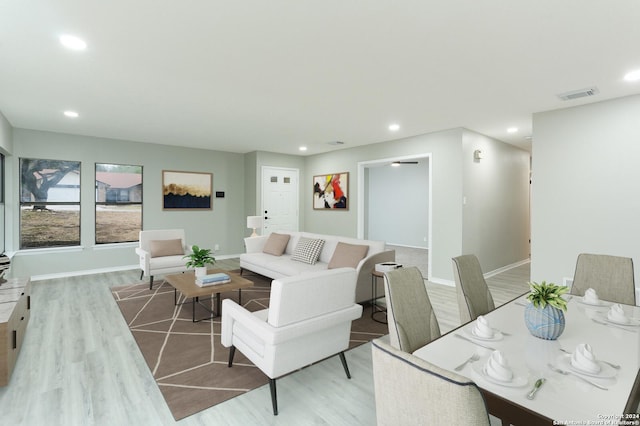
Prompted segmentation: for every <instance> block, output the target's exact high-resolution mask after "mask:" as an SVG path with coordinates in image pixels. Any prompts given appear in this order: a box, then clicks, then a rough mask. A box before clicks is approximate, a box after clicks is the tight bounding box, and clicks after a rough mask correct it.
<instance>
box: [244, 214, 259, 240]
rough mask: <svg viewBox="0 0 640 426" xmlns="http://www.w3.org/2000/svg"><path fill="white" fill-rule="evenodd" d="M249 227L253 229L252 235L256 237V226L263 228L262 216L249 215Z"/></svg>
mask: <svg viewBox="0 0 640 426" xmlns="http://www.w3.org/2000/svg"><path fill="white" fill-rule="evenodd" d="M247 228H249V229H253V234H251V236H252V237H256V236H257V235H258V234H257V233H256V228H262V216H247Z"/></svg>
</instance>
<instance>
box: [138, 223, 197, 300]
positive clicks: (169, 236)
mask: <svg viewBox="0 0 640 426" xmlns="http://www.w3.org/2000/svg"><path fill="white" fill-rule="evenodd" d="M176 240H180V242H178V241H176ZM190 252H191V247H190V246H187V245H186V243H185V236H184V229H157V230H150V231H140V235H139V246H138V247H137V248H136V253H137V254H138V256H140V269H141V270H142V272H141V273H140V279H142V277H145V276H147V277H149V290H152V289H153V277H154V275H164V274H173V273H176V272H185V271H186V270H187V266H186V263H187V261H186V260H185V259H184V255H186V254H189V253H190Z"/></svg>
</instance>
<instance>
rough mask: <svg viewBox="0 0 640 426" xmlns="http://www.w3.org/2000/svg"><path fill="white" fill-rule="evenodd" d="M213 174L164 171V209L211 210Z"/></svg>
mask: <svg viewBox="0 0 640 426" xmlns="http://www.w3.org/2000/svg"><path fill="white" fill-rule="evenodd" d="M212 187H213V174H211V173H198V172H176V171H171V170H163V171H162V203H163V205H162V207H163V209H164V210H180V209H183V210H194V209H198V210H207V209H209V210H211V208H212V206H211V190H212Z"/></svg>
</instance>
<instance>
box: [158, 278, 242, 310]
mask: <svg viewBox="0 0 640 426" xmlns="http://www.w3.org/2000/svg"><path fill="white" fill-rule="evenodd" d="M217 272H223V273H225V274H227V275H229V278H231V282H230V283H225V284H217V285H210V286H206V287H200V286H198V285H196V277H195V274H194V273H193V272H191V271H187V272H184V273H182V274H173V275H167V276H166V277H164V279H165V280H166V281H167V282H168V283H169V284H170V285H171V286H172V287H173V302H174V304H175V305H177V304H178V291H179V292H180V293H182V295H184V297H185V300H186V299H189V298H190V299H191V313H192V316H191V318H192V321H193V322H199V321H203V320H208V319H213V318H215V317H217V316H220V310H221V309H220V304H221V303H220V293H224V292H227V291H235V290H238V303H239V304H242V289H243V288H249V287H253V282H251V281H249V280H247V279H245V278H242V277H241V276H240V275H238V274H235V273H233V272H229V271H223V270H222V269H210V270H208V271H207V274H215V273H217ZM214 295H215V298H216V310H215V311H212V310H211V309H209V308H208V307H207V306H205V305H203V304H202V303H201V301H200V298H201V297H203V296H211V297H209V298H207V299H203V300H211V299H212V298H213V297H214ZM196 302H197V303H199V304H200V306H202V307H203V308H204V309H206V310H207V311H209V312H211V316H210V317H207V318H200V319H198V320H196ZM184 303H188V302H182V303H181V304H184Z"/></svg>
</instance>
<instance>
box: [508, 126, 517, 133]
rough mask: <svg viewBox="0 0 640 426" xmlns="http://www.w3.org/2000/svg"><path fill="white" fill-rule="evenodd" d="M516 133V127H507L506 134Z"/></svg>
mask: <svg viewBox="0 0 640 426" xmlns="http://www.w3.org/2000/svg"><path fill="white" fill-rule="evenodd" d="M517 132H518V128H517V127H509V128H508V129H507V133H517Z"/></svg>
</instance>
